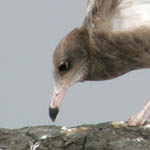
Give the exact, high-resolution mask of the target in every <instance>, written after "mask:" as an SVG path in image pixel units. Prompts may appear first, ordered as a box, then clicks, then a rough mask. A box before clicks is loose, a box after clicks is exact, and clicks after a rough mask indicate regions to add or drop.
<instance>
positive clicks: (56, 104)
mask: <svg viewBox="0 0 150 150" xmlns="http://www.w3.org/2000/svg"><path fill="white" fill-rule="evenodd" d="M66 91H67V88H66V86H65V85H64V86H62V87H60V88H58V87H56V88H55V89H54V93H53V96H52V99H51V103H50V107H49V116H50V118H51V119H52V121H55V119H56V117H57V114H58V112H59V108H60V105H61V103H62V101H63V98H64V96H65V93H66Z"/></svg>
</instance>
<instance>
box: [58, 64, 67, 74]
mask: <svg viewBox="0 0 150 150" xmlns="http://www.w3.org/2000/svg"><path fill="white" fill-rule="evenodd" d="M68 69H69V63H68V61H65V62H62V63H60V65H59V66H58V70H59V71H60V72H65V71H67V70H68Z"/></svg>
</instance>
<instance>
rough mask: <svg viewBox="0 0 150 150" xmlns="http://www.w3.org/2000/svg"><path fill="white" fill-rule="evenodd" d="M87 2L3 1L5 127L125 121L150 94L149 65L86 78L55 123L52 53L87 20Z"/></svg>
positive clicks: (0, 101) (1, 124)
mask: <svg viewBox="0 0 150 150" xmlns="http://www.w3.org/2000/svg"><path fill="white" fill-rule="evenodd" d="M86 3H87V1H86V0H84V1H82V0H75V1H70V0H61V1H60V0H55V1H52V0H48V1H47V0H1V1H0V128H20V127H24V126H35V125H62V126H75V125H80V124H95V123H100V122H105V121H111V120H126V119H128V117H129V116H130V115H131V114H133V113H135V112H137V111H138V110H140V109H141V108H142V107H143V105H144V104H145V103H146V101H147V100H148V99H150V70H140V71H134V72H131V73H128V74H126V75H124V76H122V77H120V78H117V79H114V80H109V81H104V82H84V83H80V84H76V85H75V86H73V87H71V88H70V89H69V91H68V93H67V95H66V96H65V99H64V102H63V105H62V107H61V111H60V113H59V115H58V117H57V119H56V122H55V123H52V122H51V120H50V119H49V116H48V107H49V102H50V98H51V96H52V92H53V85H54V80H53V77H52V73H51V61H52V54H53V51H54V49H55V47H56V45H57V44H58V42H59V41H60V40H61V39H62V37H63V36H64V35H66V34H67V33H68V32H69V31H71V30H72V29H73V28H75V27H79V26H80V25H81V24H82V21H83V18H84V16H85V8H86Z"/></svg>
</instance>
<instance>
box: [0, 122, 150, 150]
mask: <svg viewBox="0 0 150 150" xmlns="http://www.w3.org/2000/svg"><path fill="white" fill-rule="evenodd" d="M0 150H150V129H149V128H144V127H128V126H127V125H126V124H125V123H121V124H119V123H110V122H109V123H101V124H97V125H81V126H78V127H74V128H66V127H56V126H37V127H25V128H21V129H14V130H10V129H0Z"/></svg>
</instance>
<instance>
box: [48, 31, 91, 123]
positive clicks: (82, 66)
mask: <svg viewBox="0 0 150 150" xmlns="http://www.w3.org/2000/svg"><path fill="white" fill-rule="evenodd" d="M84 37H85V36H84V35H83V33H82V32H81V31H80V29H74V30H73V31H72V32H70V33H69V34H68V35H67V36H65V37H64V39H63V40H62V41H61V42H60V43H59V44H58V46H57V47H56V49H55V51H54V55H53V62H52V71H53V76H54V79H55V86H54V92H53V96H52V99H51V103H50V108H49V115H50V118H51V119H52V120H53V121H55V119H56V116H57V114H58V112H59V109H60V105H61V103H62V100H63V98H64V96H65V93H66V91H67V89H68V88H69V87H70V86H72V85H74V84H75V83H77V82H81V81H84V80H85V79H86V77H87V76H88V68H89V61H88V54H87V50H86V49H87V46H86V45H85V42H84Z"/></svg>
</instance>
